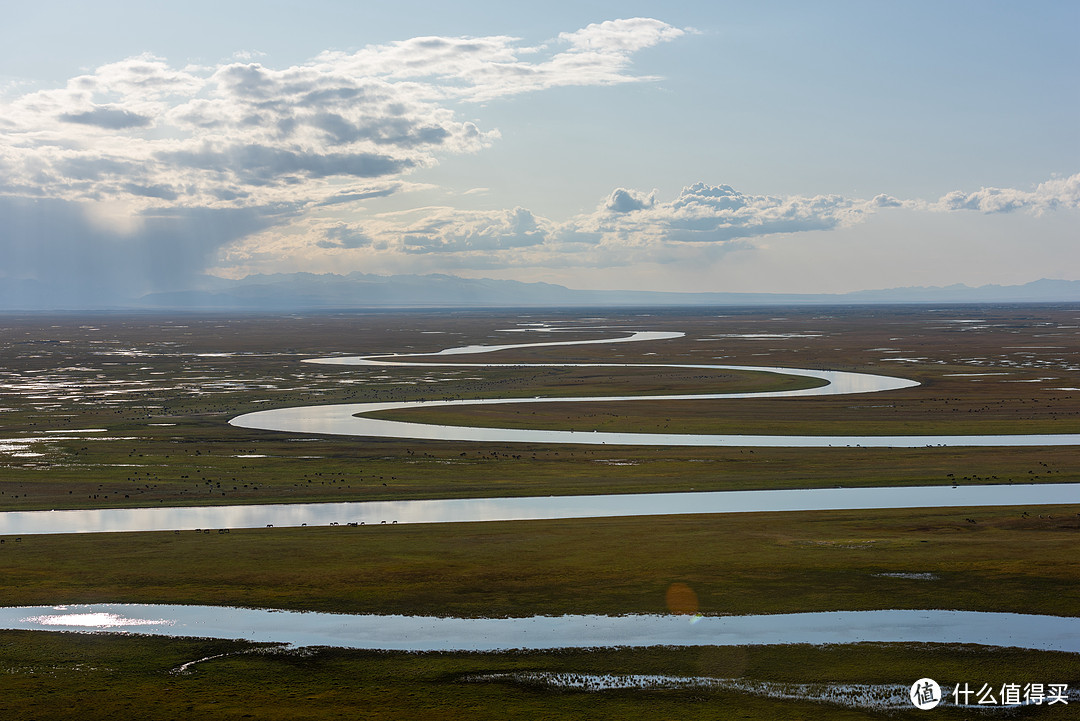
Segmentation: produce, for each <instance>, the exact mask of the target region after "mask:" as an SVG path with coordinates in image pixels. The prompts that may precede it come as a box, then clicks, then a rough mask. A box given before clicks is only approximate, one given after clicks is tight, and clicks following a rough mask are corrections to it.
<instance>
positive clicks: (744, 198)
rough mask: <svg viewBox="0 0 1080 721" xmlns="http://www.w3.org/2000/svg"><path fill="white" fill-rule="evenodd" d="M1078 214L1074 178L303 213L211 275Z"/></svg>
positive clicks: (659, 258)
mask: <svg viewBox="0 0 1080 721" xmlns="http://www.w3.org/2000/svg"><path fill="white" fill-rule="evenodd" d="M1069 209H1072V210H1076V209H1080V173H1077V174H1075V175H1072V176H1069V177H1067V178H1060V179H1053V180H1049V181H1046V182H1044V183H1041V184H1040V185H1038V186H1037V187H1036V188H1035V189H1033V190H1029V191H1025V190H1018V189H1011V188H981V189H980V190H978V191H974V192H965V191H954V192H950V193H948V194H946V195H944V196H942V197H941V198H939V199H937V200H933V201H927V200H918V199H916V200H900V199H897V198H894V197H892V196H889V195H886V194H879V195H877V196H874V197H873V198H870V199H853V198H845V197H842V196H839V195H818V196H812V197H804V196H771V195H751V194H745V193H742V192H739V191H738V190H736V189H734V188H732V187H731V186H729V185H708V184H706V183H701V182H699V183H695V184H694V185H691V186H687V187H685V188H683V189H682V191H681V192H680V193H679V194H678V195H677V196H676V197H675V198H674V199H672V200H669V201H662V200H660V199H659V197H658V193H657V191H656V190H653V191H650V192H647V193H646V192H643V191H639V190H634V189H628V188H616V189H615V190H613V191H612V192H611V194H610V195H608V196H607V197H606V198H604V199H603V200H602V201H601V202H600V203H599V204H598V206H597V207H596V209H595V210H594V211H592V212H590V213H585V214H580V215H577V216H575V217H573V218H570V219H568V220H565V221H559V220H555V219H551V218H545V217H542V216H539V215H536V214H534V213H533V212H532V211H530V210H528V209H526V208H522V207H516V208H513V209H509V210H462V209H458V208H453V207H447V206H436V207H432V206H427V207H420V208H414V209H411V210H408V211H396V212H390V213H379V214H375V215H373V216H372V217H369V218H367V219H365V220H363V221H359V222H354V221H343V220H340V219H326V218H320V217H313V216H305V217H302V218H299V219H297V220H295V221H294V222H291V223H289V224H288V225H286V226H279V227H273V228H269V229H267V230H265V231H262V232H258V233H255V234H253V235H252V236H251V237H249V238H248V239H246V240H245V241H243V242H240V243H238V244H236V245H234V246H233V247H231V248H229V249H227V250H226V251H225V253H224V254H223V256H222V258H221V260H222V262H221V264H220V265H219V268H218V270H219V271H221V272H224V273H225V274H227V275H230V276H233V277H238V276H240V275H245V274H248V273H257V272H263V271H271V270H277V271H280V270H282V268H281V267H280V265H279V263H278V260H277V259H281V258H291V259H297V258H305V259H307V261H308V262H309V263H310V265H309V266H308V267H309V268H317V269H318V268H323V269H325V268H332V267H340V265H341V264H343V263H344V264H346V265H348V264H349V262H350V261H349V258H350V257H351V258H353V263H354V264H355V266H356V267H358V268H359V267H372V265H374V266H375V267H379V268H383V269H391V270H392V271H393V272H406V271H407V270H408V264H409V263H414V262H417V260H418V259H420V258H425V257H426V258H427V262H426V263H421V264H422V265H424V266H425V267H429V268H436V267H440V264H441V266H442V267H447V268H462V269H464V268H467V269H475V270H482V269H501V268H530V267H532V268H535V267H544V268H564V267H580V266H587V267H596V268H606V267H618V266H627V265H632V264H635V263H671V262H677V261H680V260H683V259H685V258H686V257H688V256H691V255H694V254H698V255H699V256H700V255H701V253H700V251H701V250H702V249H707V250H708V252H709V253H711V254H713V255H715V254H722V253H725V252H731V251H740V250H748V249H753V248H754V247H755V246H754V241H755V239H768V238H769V237H775V236H778V235H795V234H801V233H810V232H814V231H829V230H835V229H839V228H850V227H853V226H856V225H858V224H859V223H862V222H864V221H866V220H867V219H868V218H869V217H871V216H872V215H874V214H875V213H878V212H882V211H889V210H900V211H903V210H907V211H912V212H922V213H930V214H951V213H963V212H976V213H980V214H1007V213H1027V214H1031V215H1041V214H1044V213H1048V212H1053V211H1055V210H1069Z"/></svg>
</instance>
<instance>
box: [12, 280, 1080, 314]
mask: <svg viewBox="0 0 1080 721" xmlns="http://www.w3.org/2000/svg"><path fill="white" fill-rule="evenodd" d="M198 285H199V287H198V288H197V289H192V290H182V291H174V292H168V293H150V294H148V295H143V296H141V297H138V298H123V297H115V296H114V297H101V296H97V297H96V298H95V299H94V300H88V299H86V298H85V297H78V296H73V295H72V294H71V293H64V292H59V291H56V290H55V289H50V288H48V287H45V286H42V285H39V284H37V283H36V282H35V281H7V282H3V283H2V284H0V310H89V309H101V310H114V309H115V310H122V309H143V310H150V309H157V310H224V311H228V310H242V311H292V310H313V309H331V308H333V309H347V308H372V307H416V308H420V307H522V306H678V305H716V306H732V305H743V306H749V305H847V304H873V303H1062V302H1065V303H1069V302H1080V281H1070V280H1046V279H1043V280H1037V281H1034V282H1032V283H1027V284H1024V285H1008V286H1002V285H984V286H979V287H977V288H972V287H969V286H966V285H959V284H958V285H950V286H945V287H909V288H891V289H887V290H863V291H857V292H854V293H830V294H810V293H672V292H654V291H632V290H573V289H571V288H565V287H563V286H561V285H552V284H550V283H521V282H518V281H513V280H490V279H471V278H458V277H456V276H451V275H392V276H381V275H369V274H366V273H349V274H348V275H335V274H324V275H318V274H313V273H287V274H281V273H279V274H274V275H251V276H248V277H246V278H242V279H240V280H226V279H222V278H215V277H210V276H205V277H203V278H202V279H201V280H200V282H199V284H198Z"/></svg>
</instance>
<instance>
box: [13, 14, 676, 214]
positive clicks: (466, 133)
mask: <svg viewBox="0 0 1080 721" xmlns="http://www.w3.org/2000/svg"><path fill="white" fill-rule="evenodd" d="M681 34H683V31H681V30H679V29H677V28H673V27H671V26H669V25H667V24H666V23H662V22H660V21H658V20H649V19H643V18H635V19H632V20H620V21H609V22H607V23H601V24H599V25H592V26H589V27H588V28H585V29H583V30H580V31H578V32H577V33H569V34H565V35H564V36H563V41H564V44H566V45H569V48H567V49H562V50H561V51H557V52H553V51H541V49H538V48H529V47H525V46H523V45H521V43H520V41H519V40H518V39H517V38H512V37H507V36H492V37H484V38H442V37H423V38H413V39H410V40H404V41H401V42H397V43H391V44H387V45H378V46H370V47H367V48H364V49H362V50H360V51H358V52H356V53H323V54H322V55H320V56H318V57H317V58H315V59H314V60H313V61H311V62H309V63H306V64H303V65H296V66H292V67H288V68H284V69H275V68H271V67H267V66H265V65H263V64H261V63H258V62H251V61H250V59H251V58H253V57H254V56H255V55H254V54H253V53H246V54H245V53H238V55H237V57H243V58H246V59H247V61H245V62H228V63H224V64H220V65H217V66H212V67H194V66H190V67H184V68H174V67H172V66H170V65H169V63H168V62H166V61H165V60H163V59H161V58H158V57H154V56H151V55H143V56H139V57H134V58H128V59H126V60H122V61H119V62H115V63H110V64H107V65H103V66H101V67H99V68H97V69H96V70H94V71H93V72H91V73H88V74H86V75H81V76H79V77H76V78H72V79H71V80H70V81H69V82H68V83H67V84H66V85H65V86H64V87H63V88H57V89H49V90H41V91H37V92H32V93H27V94H24V95H22V96H19V97H15V98H14V99H11V100H8V101H6V102H0V118H2V120H0V171H2V172H3V175H2V176H0V194H3V195H12V196H22V197H31V198H33V197H37V198H55V199H64V200H73V201H95V202H97V201H102V200H110V201H124V202H128V203H131V204H133V207H135V208H136V209H139V208H141V209H146V208H154V207H157V208H163V207H213V208H234V207H257V206H267V205H282V204H286V205H291V206H293V207H298V208H299V207H303V206H305V205H306V204H310V203H319V202H323V201H325V200H327V199H328V198H330V197H340V196H342V195H348V194H350V192H355V193H358V194H361V195H362V194H363V193H365V192H367V190H366V185H367V183H368V181H370V180H372V179H382V180H393V179H398V178H400V177H401V176H403V175H404V174H406V173H408V172H409V171H411V170H412V169H414V168H418V167H423V166H427V165H431V164H433V163H435V162H437V160H438V158H439V157H440V156H443V155H446V154H454V153H469V152H474V151H477V150H479V149H481V148H484V147H485V146H487V145H489V144H490V143H492V142H494V141H495V140H496V139H497V138H498V137H499V134H498V131H496V130H491V129H486V130H485V129H481V128H479V127H477V126H476V125H475V124H474V123H472V122H468V121H464V120H460V119H458V118H457V117H456V114H455V112H454V110H453V109H452V108H451V107H449V104H450V103H452V102H457V101H462V100H465V101H478V100H490V99H492V98H495V97H498V96H501V95H510V94H516V93H521V92H527V91H532V90H539V89H543V88H548V87H553V86H559V85H609V84H613V83H621V82H632V81H638V80H641V79H642V78H639V77H635V76H633V75H630V74H628V73H627V72H626V69H627V66H628V65H629V62H630V59H629V58H630V55H631V54H632V53H633V52H634V51H636V50H639V49H641V48H645V47H649V46H650V45H655V44H656V43H659V42H664V41H667V40H671V39H674V38H677V37H679V36H680V35H681ZM343 184H344V185H345V186H347V187H345V188H343V187H342V186H343ZM352 185H357V186H359V187H357V188H356V189H355V191H352V190H350V188H349V187H348V186H352Z"/></svg>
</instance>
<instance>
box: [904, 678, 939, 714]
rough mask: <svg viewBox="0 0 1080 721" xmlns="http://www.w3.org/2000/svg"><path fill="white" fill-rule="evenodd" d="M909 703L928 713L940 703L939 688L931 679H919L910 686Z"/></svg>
mask: <svg viewBox="0 0 1080 721" xmlns="http://www.w3.org/2000/svg"><path fill="white" fill-rule="evenodd" d="M911 703H913V704H914V705H915V708H917V709H922V710H923V711H928V710H930V709H932V708H934V707H936V706H937V705H938V704H939V703H941V687H940V686H938V684H937V681H935V680H934V679H932V678H920V679H919V680H918V681H916V682H915V683H913V684H912V685H911Z"/></svg>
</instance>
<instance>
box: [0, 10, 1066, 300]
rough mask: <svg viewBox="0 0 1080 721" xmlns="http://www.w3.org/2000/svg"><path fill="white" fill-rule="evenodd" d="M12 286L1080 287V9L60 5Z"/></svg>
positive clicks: (5, 245) (4, 135)
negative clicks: (437, 279)
mask: <svg viewBox="0 0 1080 721" xmlns="http://www.w3.org/2000/svg"><path fill="white" fill-rule="evenodd" d="M5 16H6V17H5V23H4V24H3V26H2V27H0V106H2V107H0V253H2V254H3V255H4V256H5V257H6V258H7V261H6V262H5V263H3V264H2V266H0V277H3V278H6V279H8V281H9V282H10V281H11V280H23V279H35V280H38V281H40V282H42V283H44V284H46V285H50V284H51V285H62V286H65V287H68V288H70V287H84V288H85V293H86V294H87V295H88V296H92V295H93V294H94V292H95V288H97V287H99V286H106V285H115V284H117V283H123V284H124V285H125V286H126V287H129V288H130V290H131V292H133V293H141V292H149V291H151V290H168V289H173V288H183V287H187V286H190V285H192V284H193V283H197V282H198V278H199V276H200V275H202V274H204V273H211V274H215V275H221V276H225V277H239V276H243V275H245V274H249V273H271V272H292V271H301V270H302V271H310V272H337V273H343V272H349V271H354V270H355V271H363V272H371V273H432V272H442V273H450V274H456V275H462V276H468V277H493V278H513V279H517V280H524V281H532V280H544V281H548V282H554V283H561V284H564V285H568V286H570V287H575V288H639V289H652V290H694V291H777V292H783V291H790V292H836V291H849V290H859V289H864V288H880V287H894V286H906V285H947V284H951V283H967V284H970V285H980V284H985V283H1000V284H1015V283H1024V282H1027V281H1031V280H1035V279H1038V278H1042V277H1053V278H1065V279H1080V250H1078V247H1077V241H1078V239H1080V232H1078V231H1080V141H1078V135H1077V128H1080V93H1078V92H1077V89H1078V78H1080V50H1078V47H1077V46H1078V43H1077V42H1076V38H1077V37H1078V31H1080V5H1077V4H1076V3H1073V2H1034V3H1026V4H1016V3H996V2H946V3H940V2H937V3H930V2H910V3H898V4H885V3H865V2H822V3H801V2H799V3H794V2H793V3H783V2H765V3H724V2H700V3H692V2H685V3H676V4H670V3H668V4H660V3H632V2H619V3H603V2H594V3H548V4H544V5H543V6H542V7H541V6H539V5H537V6H535V7H533V6H531V5H530V6H526V5H525V4H519V3H482V2H471V3H458V4H451V3H445V2H397V3H393V4H390V3H381V2H380V3H375V2H370V3H361V2H308V3H304V4H303V5H301V4H299V3H286V2H267V1H265V0H264V1H260V2H224V3H223V2H214V3H209V2H187V3H183V4H177V3H169V4H165V3H156V2H115V1H114V2H108V1H102V2H96V3H83V2H67V3H63V2H48V1H46V2H39V3H33V4H31V3H19V4H17V5H16V6H14V7H11V8H7V9H6V10H5Z"/></svg>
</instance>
